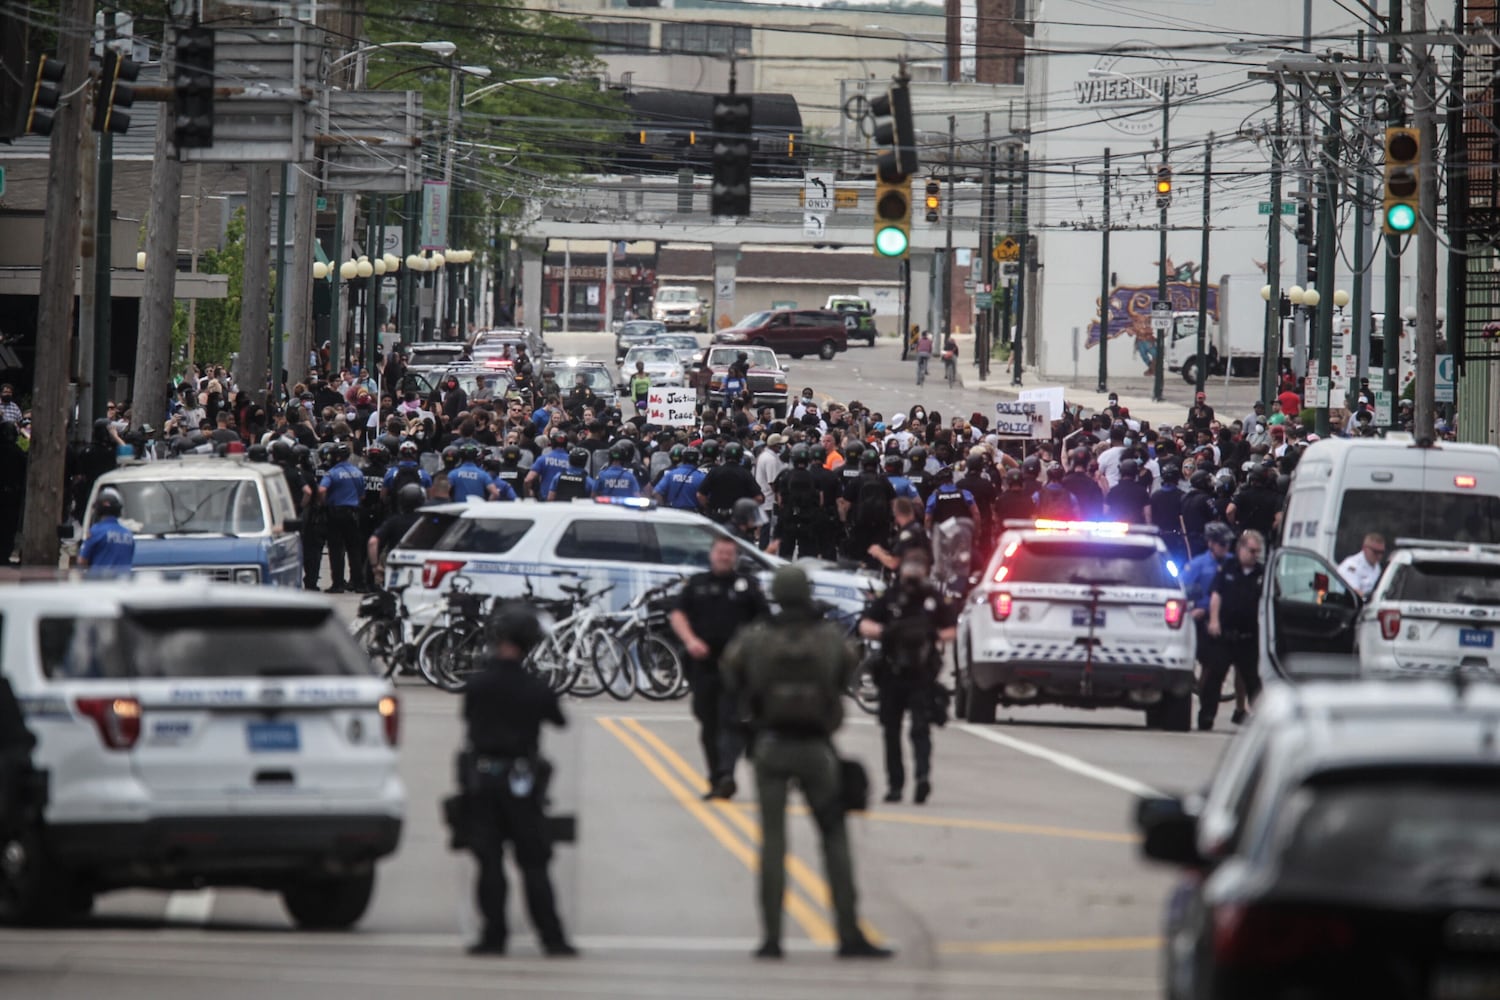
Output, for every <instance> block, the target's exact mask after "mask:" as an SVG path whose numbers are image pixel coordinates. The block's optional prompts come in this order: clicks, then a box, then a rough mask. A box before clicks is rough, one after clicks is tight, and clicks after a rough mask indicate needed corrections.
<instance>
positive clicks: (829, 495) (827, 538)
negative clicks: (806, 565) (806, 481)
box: [807, 444, 843, 559]
mask: <svg viewBox="0 0 1500 1000" xmlns="http://www.w3.org/2000/svg"><path fill="white" fill-rule="evenodd" d="M827 457H828V455H827V452H826V451H825V450H824V448H823V446H822V444H814V445H809V446H808V449H807V459H808V463H807V468H808V471H809V472H811V473H812V476H813V483H814V484H815V485H816V486H817V487H818V493H819V495H821V496H822V498H823V506H822V508H821V510H820V511H819V513H818V518H817V521H816V523H815V526H814V531H815V532H816V534H817V539H818V547H819V551H818V552H817V555H818V556H820V557H822V558H824V559H836V558H838V544H839V530H838V528H839V508H838V499H839V494H840V489H839V486H840V483H841V482H842V481H843V480H842V477H841V476H840V474H839V472H835V471H834V470H832V469H825V468H824V467H823V462H824V460H826V459H827Z"/></svg>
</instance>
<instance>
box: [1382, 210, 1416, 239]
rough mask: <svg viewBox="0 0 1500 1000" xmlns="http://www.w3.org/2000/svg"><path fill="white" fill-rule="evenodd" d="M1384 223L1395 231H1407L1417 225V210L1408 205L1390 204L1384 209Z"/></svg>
mask: <svg viewBox="0 0 1500 1000" xmlns="http://www.w3.org/2000/svg"><path fill="white" fill-rule="evenodd" d="M1385 224H1386V227H1387V228H1388V229H1390V230H1391V231H1392V232H1395V233H1409V232H1411V231H1412V230H1413V229H1415V228H1416V226H1417V210H1416V209H1414V208H1412V207H1411V206H1410V205H1400V204H1397V205H1392V206H1391V207H1390V208H1387V209H1386V210H1385Z"/></svg>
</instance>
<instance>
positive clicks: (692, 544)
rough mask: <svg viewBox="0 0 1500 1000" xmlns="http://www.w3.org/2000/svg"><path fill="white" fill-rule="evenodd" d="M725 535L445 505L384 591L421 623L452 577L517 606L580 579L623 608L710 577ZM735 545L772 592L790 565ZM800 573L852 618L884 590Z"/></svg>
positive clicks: (650, 512)
mask: <svg viewBox="0 0 1500 1000" xmlns="http://www.w3.org/2000/svg"><path fill="white" fill-rule="evenodd" d="M726 534H727V533H726V532H725V531H724V529H722V528H720V527H719V526H718V525H716V524H714V523H713V522H711V521H709V520H708V519H707V518H704V517H702V516H701V515H699V514H697V513H694V512H692V511H683V510H673V509H671V508H668V507H658V506H656V504H655V503H654V502H652V501H649V500H644V499H636V498H604V497H599V498H596V499H594V500H575V501H573V502H571V503H541V502H539V501H535V500H520V501H514V502H502V501H489V502H484V501H470V502H468V503H449V504H442V505H435V506H430V507H424V508H422V519H421V520H420V521H418V522H417V523H416V524H415V525H413V526H412V528H411V530H410V531H408V532H407V534H406V537H405V538H403V539H402V540H401V542H400V544H399V545H397V546H396V547H395V548H394V549H393V550H391V553H390V555H389V556H388V557H387V558H386V581H387V586H391V587H402V586H405V587H408V588H409V589H407V590H405V591H404V593H403V594H402V599H403V601H405V602H406V605H407V608H408V610H410V611H411V613H412V615H413V617H414V618H417V619H418V620H421V619H422V618H424V617H426V616H429V615H430V614H431V613H433V612H434V611H435V610H436V609H437V608H438V607H439V606H441V602H442V601H443V600H444V594H445V593H446V592H447V590H448V589H449V588H450V587H451V586H452V583H453V577H454V576H455V575H456V574H462V575H463V576H465V577H467V578H468V581H469V582H470V584H471V586H470V590H471V592H473V593H478V594H484V595H486V596H494V597H519V596H521V595H523V594H525V593H526V591H527V587H528V586H529V587H530V588H531V590H532V592H533V593H534V594H535V595H536V596H538V597H543V598H556V597H560V596H562V591H561V590H559V589H558V587H559V585H561V584H564V583H568V582H570V581H571V580H573V579H575V578H577V577H584V578H587V579H590V580H593V581H595V582H597V583H598V584H600V585H603V584H605V583H612V584H614V589H613V590H611V591H610V592H609V594H608V595H607V596H606V597H605V598H604V601H605V602H606V603H607V604H608V605H609V606H610V607H613V608H619V607H623V606H624V605H625V604H626V603H628V602H629V601H630V599H631V598H632V597H635V596H637V595H638V594H641V593H643V592H645V591H647V590H650V589H651V588H652V587H655V586H657V585H658V584H660V583H662V582H664V581H666V580H669V579H674V578H678V577H683V576H687V575H690V574H693V573H701V572H703V571H705V570H707V569H708V550H709V549H710V548H712V547H713V543H714V540H715V539H717V538H722V537H726ZM738 544H739V545H740V562H741V565H742V566H743V567H745V568H748V569H750V570H751V571H753V572H755V573H758V574H759V575H760V576H761V577H762V582H763V583H764V584H765V585H766V586H769V585H770V575H771V573H773V572H774V571H775V570H776V568H777V567H778V566H782V565H785V563H786V560H784V559H779V558H777V557H776V556H772V555H768V554H767V553H765V552H761V551H760V550H759V549H756V548H755V547H754V546H751V545H749V544H746V543H744V542H738ZM799 565H802V566H804V567H805V568H806V569H807V570H808V576H809V578H810V579H811V580H812V584H813V595H814V596H815V597H816V598H817V599H819V600H822V601H826V602H828V603H829V604H832V605H834V606H836V607H838V608H840V609H841V610H844V611H845V612H847V613H857V612H859V611H861V610H863V608H864V606H865V602H866V601H867V600H869V599H870V598H871V597H872V596H874V595H875V594H878V593H879V592H880V590H881V589H882V587H881V584H880V581H879V580H877V579H876V578H874V577H870V576H865V575H863V574H859V573H851V572H846V571H843V570H839V569H837V568H836V567H834V566H832V565H831V564H829V563H822V562H818V561H816V560H808V561H805V562H801V563H799Z"/></svg>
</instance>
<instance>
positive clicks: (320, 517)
mask: <svg viewBox="0 0 1500 1000" xmlns="http://www.w3.org/2000/svg"><path fill="white" fill-rule="evenodd" d="M322 448H326V449H327V450H328V457H327V460H326V461H325V462H324V465H325V466H326V467H328V468H332V466H333V447H332V445H323V446H322ZM319 450H320V451H321V450H322V449H321V448H320V449H319ZM292 467H293V468H294V469H295V471H296V476H297V479H298V481H299V482H300V483H302V484H303V486H302V490H303V492H304V494H305V496H306V500H305V501H304V502H303V504H302V507H301V510H300V511H299V513H300V515H301V517H302V589H304V590H317V589H318V574H319V573H321V572H322V570H323V547H324V546H325V545H326V544H327V543H328V506H327V505H326V504H325V503H323V501H322V499H321V498H320V497H319V495H318V479H319V478H320V475H319V473H318V467H317V465H316V464H315V460H314V458H313V451H312V450H311V449H310V448H308V447H307V446H306V445H302V444H299V445H295V446H294V447H293V448H292Z"/></svg>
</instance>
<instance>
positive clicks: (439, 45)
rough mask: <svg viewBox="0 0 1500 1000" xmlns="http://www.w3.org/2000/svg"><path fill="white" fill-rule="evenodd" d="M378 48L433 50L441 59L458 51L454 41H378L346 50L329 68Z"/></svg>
mask: <svg viewBox="0 0 1500 1000" xmlns="http://www.w3.org/2000/svg"><path fill="white" fill-rule="evenodd" d="M377 49H421V50H422V51H423V52H431V53H432V54H433V55H435V56H437V57H438V58H440V59H447V58H449V57H451V56H452V55H453V53H455V52H457V51H458V46H457V45H455V44H454V43H453V42H377V43H375V44H374V45H361V46H360V47H359V48H357V49H352V50H350V51H348V52H345V53H344V54H343V55H341V56H339V57H338V58H337V59H335V60H334V61H333V62H331V63H329V64H328V68H329V69H333V68H334V67H335V66H337V65H338V64H339V63H342V62H348V61H349V60H350V59H353V58H355V57H356V56H362V55H364V54H365V53H367V52H374V51H376V50H377Z"/></svg>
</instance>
